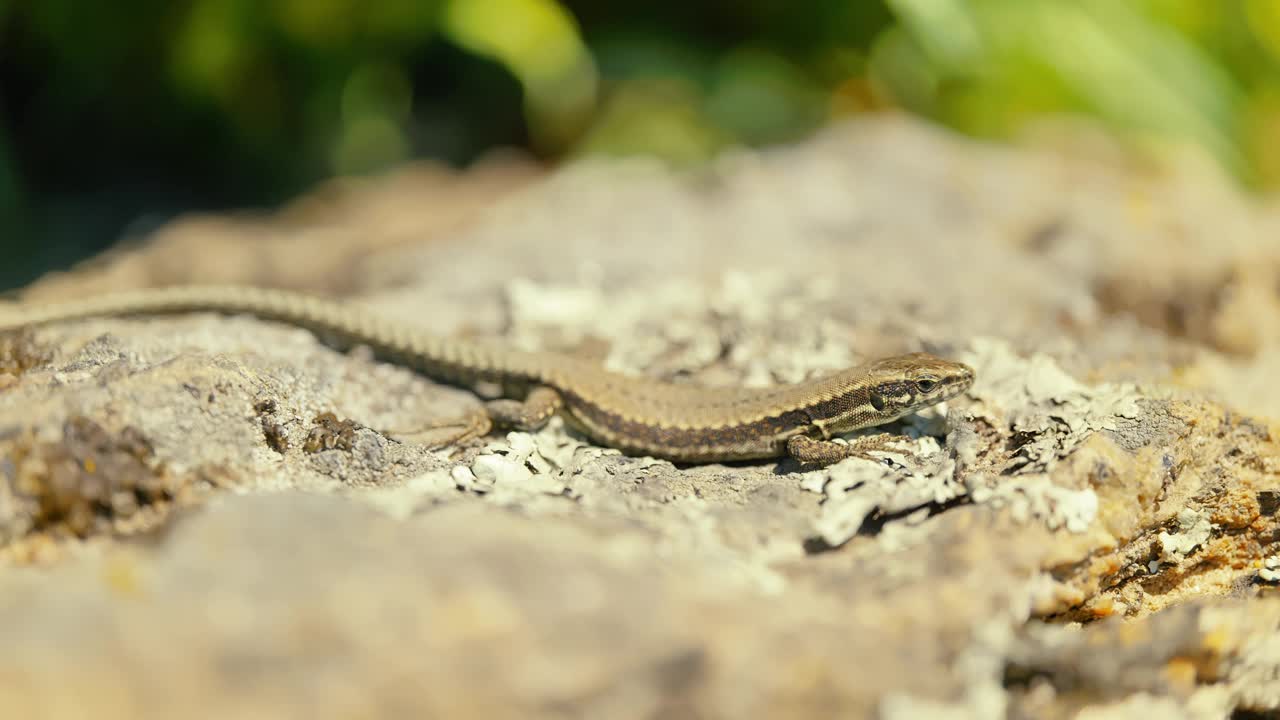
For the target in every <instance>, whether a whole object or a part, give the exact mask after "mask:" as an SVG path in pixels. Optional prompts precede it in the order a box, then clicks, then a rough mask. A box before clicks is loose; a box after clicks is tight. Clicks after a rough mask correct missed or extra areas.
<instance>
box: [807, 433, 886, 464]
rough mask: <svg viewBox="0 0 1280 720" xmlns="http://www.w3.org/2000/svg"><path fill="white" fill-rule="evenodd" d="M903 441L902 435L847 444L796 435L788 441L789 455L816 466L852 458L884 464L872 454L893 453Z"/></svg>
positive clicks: (860, 440)
mask: <svg viewBox="0 0 1280 720" xmlns="http://www.w3.org/2000/svg"><path fill="white" fill-rule="evenodd" d="M901 440H902V437H901V436H900V435H894V434H892V433H879V434H877V435H867V436H864V437H860V438H856V439H854V440H852V441H850V442H849V443H847V444H846V443H838V442H834V441H832V440H818V439H815V438H812V437H809V436H808V435H795V436H793V437H791V438H790V439H789V440H787V454H788V455H790V456H791V457H793V458H795V459H796V460H799V461H800V462H802V463H810V464H814V465H830V464H832V463H837V462H840V461H841V460H844V459H845V458H851V457H859V458H863V459H865V460H872V461H874V462H882V461H883V460H882V459H881V458H877V457H874V456H873V455H871V453H873V452H889V451H892V450H894V449H895V448H894V447H893V444H894V443H895V442H900V441H901Z"/></svg>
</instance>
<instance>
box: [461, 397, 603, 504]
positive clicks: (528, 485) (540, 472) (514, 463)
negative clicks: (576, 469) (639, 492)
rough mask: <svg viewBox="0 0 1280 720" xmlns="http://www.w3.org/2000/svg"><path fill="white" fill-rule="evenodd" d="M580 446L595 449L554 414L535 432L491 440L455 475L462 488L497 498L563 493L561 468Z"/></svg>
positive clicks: (589, 449)
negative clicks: (581, 439)
mask: <svg viewBox="0 0 1280 720" xmlns="http://www.w3.org/2000/svg"><path fill="white" fill-rule="evenodd" d="M580 450H582V451H584V452H590V451H592V450H593V449H592V448H590V447H589V446H587V445H584V444H583V443H582V442H580V441H578V440H577V439H575V438H574V437H573V436H571V435H570V434H569V433H567V432H566V431H565V427H564V421H563V420H562V419H561V418H559V417H555V418H552V419H551V421H550V422H548V423H547V425H546V427H544V428H542V429H541V430H539V431H538V432H536V433H527V432H509V433H507V436H506V441H505V442H500V441H499V442H492V443H489V445H487V446H486V447H485V449H484V451H483V452H481V453H480V454H479V455H477V456H476V457H475V459H474V460H472V461H471V464H470V465H469V466H465V465H460V466H457V467H455V468H454V469H453V471H452V474H453V479H454V481H455V482H456V484H457V486H458V487H459V488H462V489H464V490H468V491H471V492H476V493H480V494H484V495H487V496H489V497H490V498H491V499H495V500H498V501H506V500H509V499H518V498H519V497H522V496H528V495H530V494H535V495H560V494H562V493H564V492H565V489H566V485H565V483H564V481H563V478H562V477H561V471H562V470H563V469H564V468H565V467H567V466H568V465H569V464H570V463H571V462H572V461H573V459H574V455H575V453H577V452H579V451H580ZM597 452H600V453H601V454H602V453H603V452H605V451H597ZM614 452H616V451H614Z"/></svg>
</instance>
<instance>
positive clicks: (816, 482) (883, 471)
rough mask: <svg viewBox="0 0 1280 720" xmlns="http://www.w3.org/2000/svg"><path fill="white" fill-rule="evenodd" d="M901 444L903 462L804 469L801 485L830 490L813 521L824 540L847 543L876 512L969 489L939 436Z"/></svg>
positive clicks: (896, 510)
mask: <svg viewBox="0 0 1280 720" xmlns="http://www.w3.org/2000/svg"><path fill="white" fill-rule="evenodd" d="M902 445H903V447H904V449H905V452H904V454H903V455H901V456H899V457H898V459H899V460H902V461H903V466H897V463H895V466H890V465H887V464H884V463H878V462H874V461H871V460H866V459H863V458H850V459H848V460H844V461H841V462H839V463H836V464H834V465H830V466H828V467H826V468H823V469H821V470H815V471H813V472H810V473H806V474H805V477H804V478H803V479H802V480H801V485H802V487H804V488H805V489H808V490H812V491H821V492H822V494H823V495H825V500H824V502H823V504H822V511H821V514H820V515H819V517H818V518H817V520H816V521H815V523H814V532H815V533H816V535H817V536H818V537H820V538H821V539H822V540H823V542H825V543H827V544H828V545H831V546H838V545H841V544H844V543H845V542H848V541H849V539H850V538H852V537H853V536H854V535H856V534H857V532H858V529H859V528H860V527H862V524H863V522H865V521H866V519H867V517H868V516H869V515H871V513H872V512H875V511H879V512H881V513H883V514H888V515H896V514H899V513H909V512H910V511H912V510H916V509H918V508H922V507H925V506H928V505H930V504H936V503H943V502H947V501H949V500H953V499H955V498H956V497H959V496H960V495H962V494H964V492H965V488H964V486H963V485H961V484H960V483H958V482H956V480H955V469H956V463H955V460H953V459H951V458H950V457H947V455H946V454H945V453H943V452H941V448H940V446H939V445H938V442H937V440H935V439H933V438H931V437H925V438H918V439H916V440H913V441H906V440H904V441H903V443H902ZM886 455H888V456H889V457H890V458H892V457H893V455H892V454H886ZM908 457H911V458H915V459H913V460H908Z"/></svg>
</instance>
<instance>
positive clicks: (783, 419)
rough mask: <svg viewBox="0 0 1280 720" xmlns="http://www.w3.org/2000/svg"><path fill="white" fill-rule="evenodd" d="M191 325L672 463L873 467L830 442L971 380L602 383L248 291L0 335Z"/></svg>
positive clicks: (580, 361)
mask: <svg viewBox="0 0 1280 720" xmlns="http://www.w3.org/2000/svg"><path fill="white" fill-rule="evenodd" d="M193 312H212V313H221V314H228V315H249V316H253V317H257V318H259V319H262V320H266V321H274V322H281V323H284V324H288V325H292V326H296V327H300V328H304V329H306V330H309V331H311V332H313V333H315V334H316V335H317V336H319V337H320V338H321V339H322V340H325V341H328V342H330V344H337V345H340V346H344V347H352V346H357V345H363V346H367V347H368V348H370V349H371V350H372V351H373V354H374V356H375V357H377V358H379V359H382V360H386V361H389V362H393V363H396V364H399V365H403V366H407V367H410V368H412V369H414V370H416V371H418V372H420V373H422V374H424V375H426V376H427V377H429V378H431V379H433V380H436V381H439V382H443V383H446V384H450V385H454V386H459V387H463V388H466V389H470V390H473V391H474V390H475V389H476V387H477V386H478V385H479V384H480V383H482V382H490V383H496V384H497V385H498V386H499V387H501V388H502V392H501V397H498V398H496V399H492V400H489V401H488V402H486V403H485V406H484V411H483V412H482V413H480V420H479V421H478V422H477V423H476V425H477V426H476V427H473V428H472V429H471V432H468V433H467V437H475V436H480V435H485V434H488V433H489V432H490V431H491V430H492V429H493V427H495V426H497V427H506V428H513V429H520V430H527V431H534V430H537V429H539V428H541V427H542V426H544V425H545V424H546V423H547V421H549V420H550V419H551V417H552V416H553V415H556V414H557V413H559V414H561V415H562V416H563V417H565V419H566V421H567V423H568V424H569V425H570V426H571V427H573V428H575V429H577V430H578V431H579V432H580V433H582V434H583V435H585V436H586V437H587V438H589V439H590V440H592V441H594V442H596V443H599V444H601V445H604V446H607V447H612V448H615V449H617V450H619V451H621V452H623V453H624V454H627V455H647V456H651V457H655V458H660V459H666V460H669V461H672V462H675V463H684V464H697V463H714V462H732V461H744V460H762V459H770V458H783V457H787V456H790V457H792V458H794V459H796V460H797V461H799V462H801V463H804V464H816V465H828V464H831V463H834V462H838V461H839V460H842V459H844V458H847V457H863V458H868V459H873V460H874V459H875V458H874V457H873V456H872V455H870V453H872V452H875V451H883V450H886V449H888V448H890V447H891V446H892V443H893V441H894V439H895V436H894V435H892V434H890V433H879V434H876V435H868V436H863V437H859V438H856V439H854V440H852V441H849V442H847V443H841V442H836V441H834V440H833V439H832V438H834V437H835V436H837V435H841V434H844V433H849V432H852V431H855V430H861V429H864V428H871V427H875V426H878V425H883V424H885V423H888V422H891V421H893V420H896V419H898V418H900V417H903V416H904V415H907V414H910V413H912V412H915V411H917V410H920V409H922V408H925V407H928V406H931V405H934V404H937V403H940V402H943V401H946V400H949V399H951V398H953V397H956V396H957V395H959V394H961V393H963V392H964V391H966V390H967V389H968V388H969V387H970V386H971V385H972V383H973V381H974V371H973V369H972V368H971V367H969V366H968V365H965V364H963V363H959V362H954V361H951V360H946V359H943V358H941V357H937V356H935V355H932V354H929V353H924V352H914V353H908V354H903V355H897V356H891V357H886V358H881V359H877V360H872V361H870V362H867V363H864V364H862V365H858V366H856V367H851V368H848V369H845V370H841V371H837V372H833V373H829V374H827V375H824V376H821V377H817V378H814V379H811V380H807V381H804V382H801V383H795V384H787V385H780V386H776V387H769V388H733V387H711V386H700V385H694V384H687V383H672V382H666V381H662V380H659V379H657V378H650V377H643V376H639V377H638V376H633V375H628V374H624V373H618V372H614V371H610V370H607V369H606V368H604V367H603V366H602V365H600V364H598V363H596V362H592V361H589V360H587V359H585V358H582V357H578V356H575V355H573V354H562V353H552V352H536V351H525V350H518V349H514V348H510V347H507V346H503V345H500V344H496V343H488V342H482V341H474V340H466V339H461V338H454V337H450V336H445V335H437V334H432V333H427V332H424V331H420V330H416V329H414V328H413V327H411V326H409V325H407V324H405V323H396V322H392V321H389V320H387V319H386V318H382V317H379V316H377V315H376V314H375V313H371V312H369V311H367V310H366V311H362V310H360V309H358V308H357V307H355V306H353V305H352V304H350V303H344V302H340V301H336V300H329V299H323V298H320V297H317V296H312V295H309V294H305V293H301V292H295V291H288V290H275V289H265V288H258V287H252V286H219V285H212V286H201V285H181V286H172V287H163V288H150V289H141V290H132V291H120V292H115V293H108V294H105V295H100V296H91V297H87V298H81V299H75V300H70V301H62V302H57V303H49V304H30V303H16V304H11V305H10V306H9V307H8V308H5V306H4V305H0V332H5V331H14V330H18V329H22V328H28V327H36V326H42V325H48V324H51V323H57V322H66V321H72V320H79V319H87V318H92V317H123V316H138V315H158V314H175V313H193ZM460 437H461V436H459V438H460ZM459 438H455V439H454V440H453V441H455V442H456V441H457V440H458V439H459Z"/></svg>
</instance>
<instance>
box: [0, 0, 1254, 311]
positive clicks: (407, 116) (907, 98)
mask: <svg viewBox="0 0 1280 720" xmlns="http://www.w3.org/2000/svg"><path fill="white" fill-rule="evenodd" d="M885 107H903V108H906V109H908V110H910V111H912V112H916V113H919V114H921V115H924V116H927V117H930V118H934V119H936V120H938V121H940V122H943V123H945V124H948V125H950V126H953V127H956V128H958V129H960V130H962V131H965V132H968V133H972V134H975V135H980V136H984V137H992V138H1001V137H1008V136H1010V135H1012V134H1014V133H1017V132H1018V131H1019V130H1020V128H1022V127H1024V126H1025V125H1026V124H1027V123H1029V122H1034V121H1036V120H1037V119H1039V118H1043V117H1045V116H1047V115H1057V114H1064V113H1065V114H1072V115H1082V116H1086V117H1091V118H1095V119H1098V120H1100V121H1102V122H1104V123H1106V124H1108V125H1110V126H1111V127H1113V128H1116V129H1117V130H1119V131H1121V132H1123V133H1125V134H1127V135H1128V136H1129V137H1131V138H1134V139H1135V140H1155V141H1158V142H1160V143H1167V142H1188V143H1192V144H1194V145H1196V146H1199V147H1202V148H1204V149H1205V150H1206V151H1207V152H1208V153H1210V154H1211V155H1212V156H1213V157H1215V158H1216V159H1217V160H1218V161H1219V162H1220V163H1221V164H1222V165H1223V166H1224V167H1225V168H1227V169H1228V170H1229V171H1230V172H1231V173H1233V174H1234V175H1235V176H1236V177H1238V178H1240V179H1241V181H1242V182H1244V183H1246V184H1248V185H1251V186H1254V187H1262V188H1272V187H1275V186H1276V185H1277V184H1278V183H1280V142H1277V139H1280V0H1238V1H1236V2H1222V3H1215V2H1205V1H1204V0H1129V1H1128V2H1113V1H1108V0H865V1H859V0H797V2H792V3H784V2H778V1H777V0H737V1H733V2H731V1H730V0H703V2H688V1H687V0H686V1H685V2H673V1H672V0H653V1H651V2H648V3H624V2H619V1H618V0H131V1H126V2H119V3H91V2H83V0H26V2H15V1H14V0H0V230H2V231H3V234H2V235H0V237H2V238H3V239H2V240H0V250H3V252H5V254H6V258H7V259H9V260H13V259H14V258H21V257H22V255H23V253H26V254H28V255H29V256H30V257H31V263H30V264H29V265H28V266H27V267H25V268H24V267H21V266H20V265H18V264H17V263H13V262H11V263H7V264H6V267H4V268H3V270H2V271H0V286H4V285H11V284H14V283H17V282H19V281H20V280H21V279H24V278H25V277H28V276H29V275H30V274H31V273H32V272H35V270H36V269H37V268H44V267H48V266H50V265H56V264H61V263H65V262H66V261H68V260H69V259H71V258H74V257H77V256H79V255H83V254H84V253H86V252H88V251H90V250H92V249H94V248H96V247H100V246H102V245H104V244H106V243H109V242H111V241H113V240H114V239H116V237H117V236H118V235H119V233H120V232H121V231H122V230H125V229H128V228H130V227H134V228H136V227H138V223H139V222H141V223H142V224H143V226H145V224H146V223H147V222H148V218H155V219H160V218H163V217H164V216H165V215H167V214H169V213H172V212H177V211H180V210H184V209H189V208H218V207H231V206H253V205H270V204H272V203H276V202H279V201H281V200H283V199H285V198H287V197H289V196H291V195H293V194H295V193H297V192H299V191H301V190H303V189H305V188H306V187H307V186H309V185H311V184H313V183H314V182H316V181H318V180H320V179H322V178H324V177H327V176H331V175H334V174H345V173H362V172H370V171H377V170H379V169H382V168H386V167H388V166H392V165H394V164H396V163H399V162H402V161H404V160H407V159H410V158H415V157H434V158H440V159H443V160H446V161H448V162H451V163H456V164H462V163H466V162H468V161H470V160H472V159H474V158H476V157H477V156H479V155H481V154H483V153H484V152H485V151H486V150H487V149H489V148H493V147H495V146H501V145H517V146H522V147H526V148H528V149H530V150H532V151H533V152H534V153H536V154H538V155H540V156H542V157H546V158H551V159H555V158H562V157H569V156H574V155H579V154H586V153H647V154H656V155H659V156H662V157H665V158H668V159H670V160H672V161H673V162H677V163H696V162H699V161H702V160H705V159H707V158H709V157H712V156H713V155H714V154H716V153H717V152H719V151H721V150H723V149H724V148H726V147H729V146H733V145H738V144H748V145H759V144H766V143H774V142H781V141H787V140H791V139H796V138H799V137H801V136H803V135H804V134H805V133H808V132H810V131H812V130H813V129H815V128H817V127H820V126H822V125H824V124H826V123H830V122H832V121H834V120H837V119H839V118H841V117H845V116H848V115H851V114H855V113H859V112H866V111H870V110H876V109H880V108H885ZM4 273H7V274H4Z"/></svg>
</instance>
